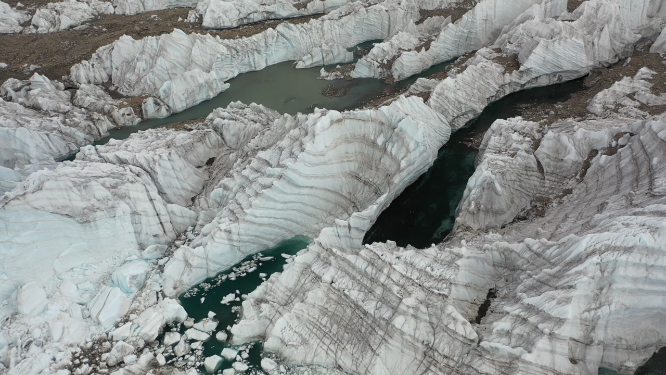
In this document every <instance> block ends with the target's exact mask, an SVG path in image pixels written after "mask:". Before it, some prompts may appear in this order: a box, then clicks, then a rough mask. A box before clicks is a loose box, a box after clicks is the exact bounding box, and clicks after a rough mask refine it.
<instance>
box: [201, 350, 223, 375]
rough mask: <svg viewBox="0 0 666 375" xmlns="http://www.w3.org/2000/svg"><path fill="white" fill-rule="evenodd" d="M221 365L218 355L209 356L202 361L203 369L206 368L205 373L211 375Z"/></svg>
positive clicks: (220, 358)
mask: <svg viewBox="0 0 666 375" xmlns="http://www.w3.org/2000/svg"><path fill="white" fill-rule="evenodd" d="M221 364H222V357H220V356H219V355H213V356H210V357H208V358H206V360H205V361H204V367H205V368H206V371H208V372H209V373H211V374H212V373H213V372H215V371H217V369H218V368H219V367H220V365H221Z"/></svg>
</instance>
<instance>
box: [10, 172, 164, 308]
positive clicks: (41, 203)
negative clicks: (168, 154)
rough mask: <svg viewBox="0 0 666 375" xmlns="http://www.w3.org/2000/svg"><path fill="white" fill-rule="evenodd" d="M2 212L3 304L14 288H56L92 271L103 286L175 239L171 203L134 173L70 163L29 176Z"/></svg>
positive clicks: (91, 279) (140, 174) (11, 195)
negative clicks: (148, 250)
mask: <svg viewBox="0 0 666 375" xmlns="http://www.w3.org/2000/svg"><path fill="white" fill-rule="evenodd" d="M0 206H1V207H0V208H1V209H0V223H1V225H2V227H3V228H5V230H3V231H2V233H0V244H2V246H0V249H1V252H0V259H2V268H1V269H0V274H2V275H4V277H6V279H7V282H5V283H3V284H2V285H3V289H2V294H1V295H0V297H1V298H2V300H5V299H6V298H8V297H9V296H10V295H11V293H12V291H13V289H14V287H13V286H16V287H18V286H21V285H23V284H25V283H27V282H30V281H34V282H37V283H38V284H39V285H42V286H44V287H47V288H56V286H57V284H58V283H57V282H55V279H57V278H60V279H63V278H67V277H69V276H71V275H76V274H77V273H79V272H84V270H90V268H91V267H92V268H94V269H98V270H99V272H98V274H96V276H95V277H92V276H91V277H89V281H93V282H94V281H95V280H103V279H104V278H105V277H108V276H109V274H110V272H111V270H114V269H116V268H117V267H118V266H120V264H119V262H122V259H124V258H126V257H127V256H129V255H130V254H133V252H135V251H136V250H135V249H137V248H139V247H140V246H141V247H145V246H148V245H152V244H155V243H165V242H169V241H171V240H173V239H174V238H175V231H174V229H173V227H172V225H171V221H170V216H169V212H168V209H167V204H166V202H164V201H163V200H162V198H161V197H160V196H159V193H158V191H157V188H156V187H155V185H154V184H153V183H152V182H151V180H150V178H149V176H148V175H147V174H146V173H145V172H144V171H143V170H140V169H139V168H136V167H132V166H115V165H112V164H99V163H88V162H75V163H72V162H65V163H63V164H61V165H59V166H58V168H56V169H55V170H53V171H50V170H43V171H39V172H35V173H33V174H32V175H30V177H29V178H28V179H27V180H26V181H25V182H22V183H21V184H19V186H17V187H16V188H15V189H14V190H12V191H11V192H10V193H8V194H6V195H5V196H4V197H3V198H2V200H1V201H0ZM28 270H29V271H28ZM87 272H88V273H89V274H90V272H91V271H87ZM68 275H69V276H68ZM91 275H92V274H91ZM5 288H7V289H5ZM47 292H49V293H52V292H53V291H52V290H51V289H47Z"/></svg>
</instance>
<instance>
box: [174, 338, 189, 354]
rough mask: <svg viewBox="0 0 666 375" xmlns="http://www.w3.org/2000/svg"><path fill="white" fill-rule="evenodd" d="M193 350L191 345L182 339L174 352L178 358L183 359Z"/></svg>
mask: <svg viewBox="0 0 666 375" xmlns="http://www.w3.org/2000/svg"><path fill="white" fill-rule="evenodd" d="M191 349H192V348H191V347H190V345H189V344H188V343H186V342H185V340H182V339H181V340H180V342H179V343H178V345H176V346H175V347H174V348H173V352H174V354H176V357H182V356H184V355H185V354H187V353H189V352H190V350H191Z"/></svg>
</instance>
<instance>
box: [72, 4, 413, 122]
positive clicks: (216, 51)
mask: <svg viewBox="0 0 666 375" xmlns="http://www.w3.org/2000/svg"><path fill="white" fill-rule="evenodd" d="M418 16H419V7H418V5H417V4H416V2H415V1H413V0H408V1H398V0H387V1H384V2H381V3H378V4H375V5H370V6H364V4H362V3H360V2H354V3H349V4H346V5H344V6H342V7H340V8H338V9H336V10H334V11H332V12H330V13H329V14H327V15H326V16H324V17H321V18H319V19H316V20H311V21H310V22H308V23H305V24H290V23H282V24H280V25H279V26H277V27H276V28H275V29H268V30H266V31H263V32H261V33H259V34H256V35H253V36H250V37H247V38H239V39H228V40H223V39H220V38H219V37H213V36H211V35H209V34H206V35H200V34H189V35H188V34H185V33H184V32H183V31H181V30H178V29H176V30H174V31H173V32H172V33H171V34H167V35H162V36H157V37H147V38H144V39H140V40H134V39H132V38H131V37H129V36H124V37H122V38H120V39H119V40H118V41H116V42H114V43H113V44H111V45H109V46H105V47H101V48H100V49H99V50H98V51H97V52H96V53H95V54H94V55H93V56H92V58H91V59H90V60H88V61H83V62H81V63H79V64H77V65H75V66H73V67H72V68H71V74H70V76H71V78H72V80H73V81H74V82H77V83H78V84H86V83H87V84H100V83H104V82H106V81H108V80H109V79H111V80H112V82H113V84H114V85H115V86H116V87H118V91H119V92H120V93H122V94H124V95H128V96H139V95H151V96H152V97H151V98H149V99H147V100H146V101H145V102H144V115H145V116H146V117H163V116H167V115H169V114H171V113H176V112H180V111H182V110H184V109H186V108H188V107H191V106H193V105H195V104H198V103H200V102H202V101H204V100H207V99H210V98H212V97H214V96H216V95H217V94H219V93H220V92H222V91H224V90H226V89H227V88H228V87H229V84H228V83H225V82H226V81H227V80H229V79H231V78H233V77H235V76H237V75H238V74H240V73H245V72H249V71H255V70H260V69H263V68H265V67H266V66H269V65H273V64H277V63H280V62H284V61H290V60H295V61H297V62H298V64H300V65H298V66H300V67H307V66H313V65H323V64H332V63H337V62H340V61H349V60H350V59H351V53H350V52H347V51H346V49H345V48H349V47H353V46H355V45H357V44H359V43H362V42H365V41H368V40H375V39H384V38H386V37H388V36H391V35H394V34H396V33H397V32H398V31H400V30H401V29H402V28H403V27H405V25H407V24H408V23H409V22H413V21H415V20H417V19H418Z"/></svg>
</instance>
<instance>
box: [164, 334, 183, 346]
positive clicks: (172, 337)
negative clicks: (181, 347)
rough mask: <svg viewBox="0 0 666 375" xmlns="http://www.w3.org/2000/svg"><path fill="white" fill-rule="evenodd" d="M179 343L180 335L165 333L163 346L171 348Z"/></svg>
mask: <svg viewBox="0 0 666 375" xmlns="http://www.w3.org/2000/svg"><path fill="white" fill-rule="evenodd" d="M178 341H180V333H178V332H167V333H165V334H164V345H167V346H171V345H173V344H175V343H177V342H178Z"/></svg>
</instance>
